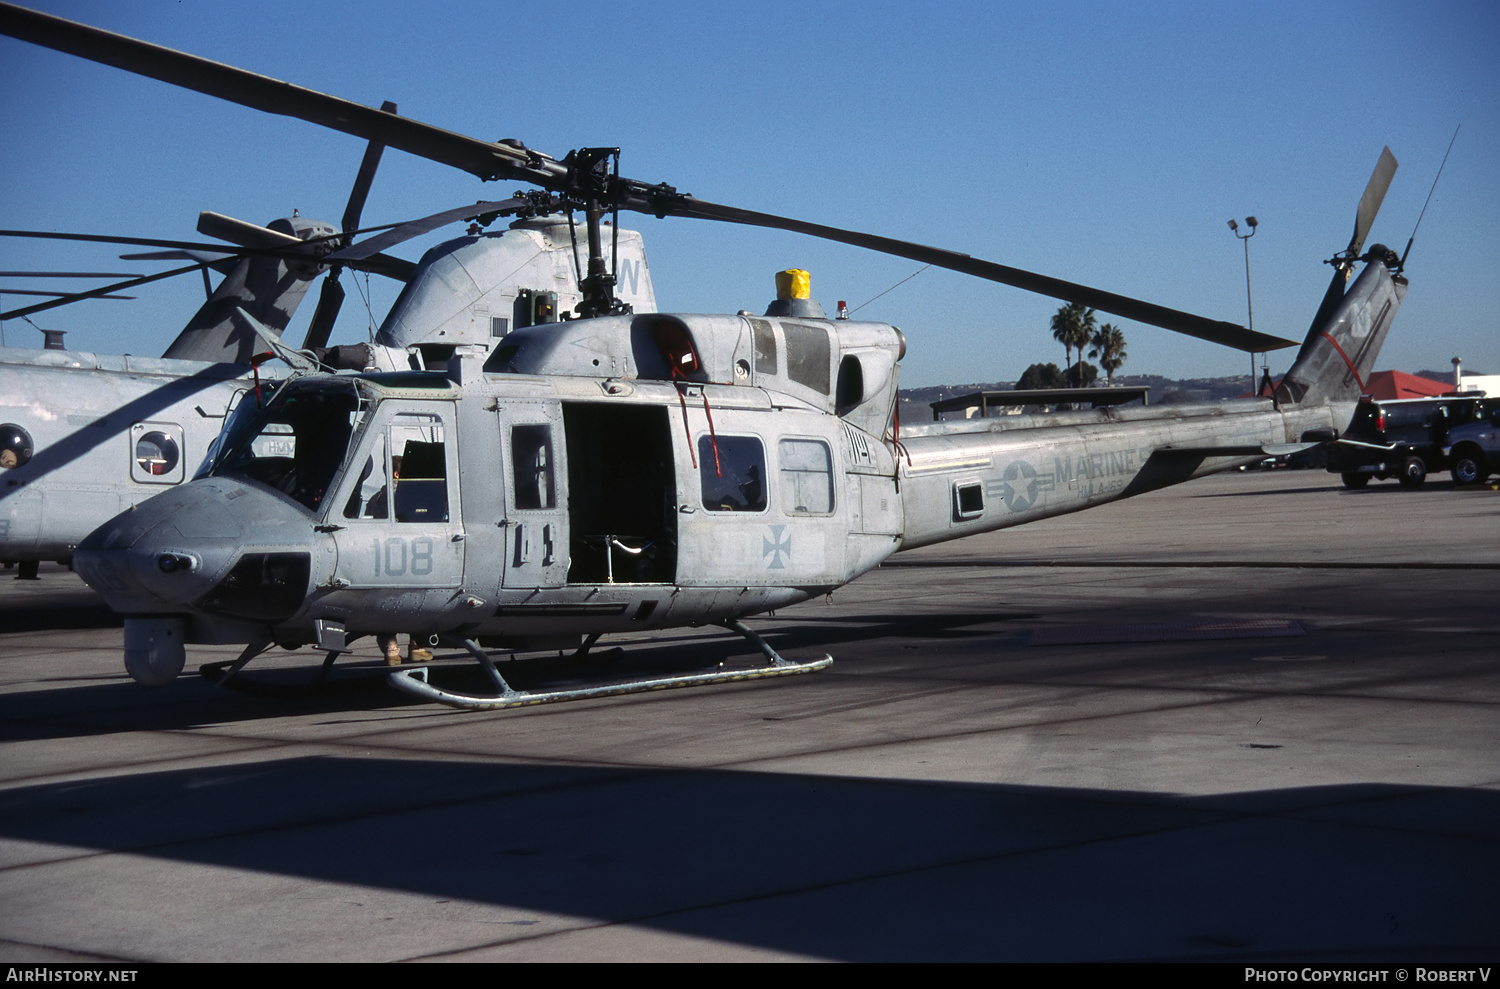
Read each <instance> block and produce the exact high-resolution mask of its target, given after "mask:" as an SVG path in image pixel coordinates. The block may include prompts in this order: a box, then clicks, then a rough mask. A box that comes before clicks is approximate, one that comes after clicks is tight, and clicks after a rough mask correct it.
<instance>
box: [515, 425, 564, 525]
mask: <svg viewBox="0 0 1500 989" xmlns="http://www.w3.org/2000/svg"><path fill="white" fill-rule="evenodd" d="M510 460H511V472H512V474H513V475H514V484H515V506H516V507H517V508H556V507H557V497H556V494H555V489H554V487H553V479H552V427H551V426H513V427H511V431H510Z"/></svg>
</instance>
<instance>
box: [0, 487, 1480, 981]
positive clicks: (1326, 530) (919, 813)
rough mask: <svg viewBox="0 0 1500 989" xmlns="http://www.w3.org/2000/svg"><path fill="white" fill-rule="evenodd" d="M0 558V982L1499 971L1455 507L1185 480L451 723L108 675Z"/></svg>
mask: <svg viewBox="0 0 1500 989" xmlns="http://www.w3.org/2000/svg"><path fill="white" fill-rule="evenodd" d="M12 574H14V571H10V572H9V573H7V574H5V576H4V577H3V578H0V580H3V585H0V630H3V634H0V646H3V653H0V959H3V960H5V961H65V960H73V961H88V960H111V961H173V960H180V961H305V960H316V961H398V960H441V961H540V960H570V961H580V960H589V961H604V960H642V961H645V960H786V959H827V960H1072V961H1097V960H1158V959H1162V960H1247V961H1263V962H1312V961H1349V962H1374V961H1412V962H1441V961H1448V962H1458V961H1486V960H1488V961H1493V960H1495V958H1496V957H1497V956H1500V903H1497V896H1496V888H1497V880H1500V608H1497V602H1500V493H1497V492H1496V491H1495V490H1493V489H1489V488H1487V489H1480V490H1459V489H1455V488H1454V487H1453V486H1452V485H1451V484H1449V483H1448V482H1447V481H1446V480H1440V479H1434V480H1432V481H1430V482H1429V483H1428V484H1427V485H1426V486H1425V487H1424V488H1422V489H1419V490H1416V491H1406V490H1403V489H1400V488H1398V487H1397V486H1396V485H1395V484H1394V483H1383V484H1382V483H1376V484H1373V485H1371V487H1370V488H1368V489H1367V490H1365V491H1360V492H1350V491H1344V490H1343V489H1342V488H1340V487H1339V486H1338V482H1337V479H1336V478H1333V477H1332V476H1331V475H1327V474H1323V473H1315V472H1296V473H1292V472H1268V473H1247V474H1233V475H1228V476H1223V477H1217V478H1210V479H1206V480H1203V481H1197V482H1193V483H1191V484H1188V485H1184V486H1182V487H1179V488H1175V489H1171V490H1168V491H1163V492H1157V493H1154V494H1150V495H1146V496H1143V497H1140V498H1136V499H1133V500H1131V501H1128V502H1122V503H1118V504H1115V505H1111V506H1108V507H1106V508H1102V509H1098V510H1095V511H1090V512H1085V513H1082V514H1079V515H1074V516H1069V517H1065V518H1060V519H1054V520H1050V521H1047V522H1042V523H1038V524H1035V525H1031V526H1026V527H1022V528H1019V529H1013V530H1009V531H1004V532H999V533H994V534H991V535H988V536H981V537H976V538H974V539H970V540H967V541H964V542H959V543H953V544H948V545H946V546H935V547H929V548H927V549H923V550H919V551H916V552H913V553H909V554H901V555H899V556H898V557H897V558H896V559H895V560H893V561H892V562H891V563H890V564H888V565H887V566H885V567H883V568H882V569H880V570H878V571H876V572H875V573H873V574H870V575H868V576H867V577H865V578H863V579H862V580H860V581H858V582H856V583H855V584H853V585H851V586H850V587H847V588H844V589H841V590H839V591H837V592H835V593H834V595H833V596H832V599H831V600H822V599H820V600H817V601H812V602H808V603H806V604H803V605H800V606H798V607H796V608H792V609H788V610H786V611H782V612H779V613H777V614H776V615H775V616H774V617H761V618H758V619H752V620H751V621H750V624H751V625H752V627H754V628H756V629H757V630H758V631H761V632H762V633H763V634H765V635H766V636H767V638H768V639H769V640H770V641H771V642H772V644H773V645H775V646H776V647H777V648H778V649H780V650H781V651H782V652H783V653H784V654H785V655H788V656H791V657H793V658H810V657H813V656H817V655H821V654H822V653H823V652H829V653H831V654H832V655H833V656H834V659H835V662H834V665H833V667H832V668H831V669H829V670H828V671H826V672H822V673H817V674H813V675H808V676H798V677H792V678H788V679H786V680H783V681H771V682H760V683H745V684H733V685H729V686H719V687H710V688H700V689H689V690H671V691H663V692H657V693H651V694H640V695H633V696H629V697H623V698H614V699H606V700H597V701H582V702H574V703H567V704H557V705H551V706H547V707H541V708H533V709H524V710H520V711H512V712H495V713H462V712H457V711H453V710H449V709H445V708H440V707H435V706H432V705H424V704H419V703H413V702H411V701H409V700H408V699H406V698H405V697H403V696H401V695H398V694H396V693H395V692H394V691H392V690H390V689H389V688H388V687H386V686H385V685H384V683H383V680H382V673H383V671H382V670H381V668H380V667H379V666H378V665H376V657H375V655H374V650H373V646H371V645H369V644H367V643H361V644H360V645H361V646H362V647H363V648H362V651H361V652H359V653H357V654H356V656H355V657H353V658H352V659H347V660H341V661H340V664H339V665H338V666H336V667H335V675H334V677H333V679H332V681H331V689H330V690H328V691H326V692H325V693H323V694H320V695H316V696H310V697H309V696H304V697H295V696H293V697H275V696H254V695H247V694H244V693H237V692H232V691H228V690H223V689H220V688H215V687H213V686H211V685H209V684H208V683H207V682H205V681H204V680H203V679H201V678H200V677H198V676H196V675H189V674H185V675H184V676H182V677H181V678H179V679H178V680H177V681H176V682H174V683H173V684H171V685H169V686H166V687H162V688H157V689H147V688H144V687H140V686H137V685H136V684H134V683H132V682H130V681H129V680H128V678H127V677H126V676H125V674H124V672H123V668H122V666H121V660H120V649H121V631H120V628H119V627H118V626H117V625H116V624H115V623H114V622H113V621H112V619H111V616H110V615H109V614H108V613H107V612H105V611H104V610H103V609H102V608H100V607H99V605H98V603H97V600H96V599H95V598H94V597H93V596H92V595H91V594H90V593H89V592H88V591H87V590H86V589H84V588H82V585H81V584H79V583H78V582H77V580H76V578H74V577H73V576H72V575H71V574H69V573H68V572H67V571H65V570H63V569H62V568H59V567H44V568H43V577H42V579H41V580H39V581H36V582H22V581H11V580H9V579H8V577H9V576H10V575H12ZM233 654H234V650H233V649H229V648H223V649H220V648H207V647H195V648H192V649H190V655H189V664H190V665H189V669H190V670H192V669H194V668H195V664H197V663H199V662H208V661H215V660H221V659H229V658H232V656H233ZM730 654H733V656H734V659H733V660H732V662H745V661H746V660H747V657H746V650H745V649H744V648H743V643H742V642H740V641H739V640H737V639H734V638H733V637H731V636H729V635H728V634H727V633H723V632H709V631H706V630H703V629H698V630H684V631H681V632H677V633H673V634H671V635H667V636H663V637H662V638H661V639H659V640H658V641H657V642H655V643H653V644H644V643H642V642H639V641H637V642H632V643H628V644H627V647H626V649H625V651H624V654H623V657H621V658H618V659H616V660H615V661H614V663H613V664H612V665H613V666H614V667H617V668H619V669H623V670H632V669H637V668H644V667H646V666H650V665H651V664H656V665H657V666H658V667H659V666H661V665H662V664H675V663H680V662H683V661H687V660H692V661H703V660H712V659H716V658H718V657H720V656H725V655H730ZM317 659H318V657H317V656H316V655H315V654H310V653H308V652H307V651H305V650H304V651H302V652H300V653H294V654H281V655H279V656H277V657H272V658H269V659H267V660H265V661H264V662H262V661H260V660H258V661H257V662H256V663H255V664H252V666H251V667H250V668H249V670H247V673H254V672H255V671H256V669H257V667H261V674H260V680H259V681H258V682H261V683H267V682H269V683H283V684H286V683H292V682H294V681H298V679H299V678H300V680H301V681H305V680H307V679H309V678H310V677H311V675H312V673H313V672H314V670H315V668H316V664H317ZM514 665H520V664H514ZM605 668H606V669H608V668H610V667H609V666H606V667H605ZM439 675H442V676H445V677H447V676H452V677H458V676H460V675H461V674H460V670H459V669H458V668H457V667H454V668H453V669H451V670H450V669H447V668H444V669H441V670H437V671H435V672H434V676H439ZM463 675H467V674H463Z"/></svg>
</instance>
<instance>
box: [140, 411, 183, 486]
mask: <svg viewBox="0 0 1500 989" xmlns="http://www.w3.org/2000/svg"><path fill="white" fill-rule="evenodd" d="M130 449H131V463H130V476H131V478H132V479H133V480H135V481H137V482H138V483H141V484H177V483H179V482H181V481H182V479H183V474H184V471H183V450H182V427H181V426H178V425H176V424H174V423H161V422H138V423H136V424H135V425H134V426H131V427H130Z"/></svg>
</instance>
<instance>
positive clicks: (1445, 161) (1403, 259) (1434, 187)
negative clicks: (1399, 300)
mask: <svg viewBox="0 0 1500 989" xmlns="http://www.w3.org/2000/svg"><path fill="white" fill-rule="evenodd" d="M1462 126H1463V124H1459V125H1458V127H1455V128H1453V137H1452V139H1451V140H1449V141H1448V150H1447V151H1445V152H1443V161H1442V164H1440V165H1438V173H1437V176H1436V178H1434V179H1433V180H1432V188H1431V189H1428V190H1427V202H1425V203H1423V204H1422V212H1421V214H1420V215H1419V216H1418V217H1417V226H1415V227H1412V228H1411V237H1410V238H1408V239H1407V241H1406V250H1405V251H1403V252H1401V263H1400V264H1398V265H1397V266H1396V270H1397V271H1405V270H1406V256H1407V255H1408V254H1410V253H1411V245H1412V241H1414V240H1416V239H1417V227H1420V226H1421V225H1422V217H1424V216H1426V215H1427V206H1428V204H1429V203H1431V202H1432V194H1433V193H1434V192H1437V184H1438V179H1440V178H1442V177H1443V165H1446V164H1448V156H1449V155H1451V154H1452V153H1453V142H1454V141H1457V140H1458V131H1459V128H1460V127H1462Z"/></svg>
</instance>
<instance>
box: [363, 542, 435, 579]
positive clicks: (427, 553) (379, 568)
mask: <svg viewBox="0 0 1500 989" xmlns="http://www.w3.org/2000/svg"><path fill="white" fill-rule="evenodd" d="M408 543H410V546H408ZM371 549H372V550H374V552H375V576H377V577H404V576H406V574H407V573H408V572H410V573H411V575H412V576H413V577H425V576H427V575H428V574H430V573H432V540H431V539H429V538H427V537H426V536H418V537H417V538H415V539H411V540H407V539H402V538H401V537H400V536H392V537H390V538H389V539H385V540H380V539H376V540H373V541H372V542H371ZM408 568H409V569H408Z"/></svg>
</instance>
